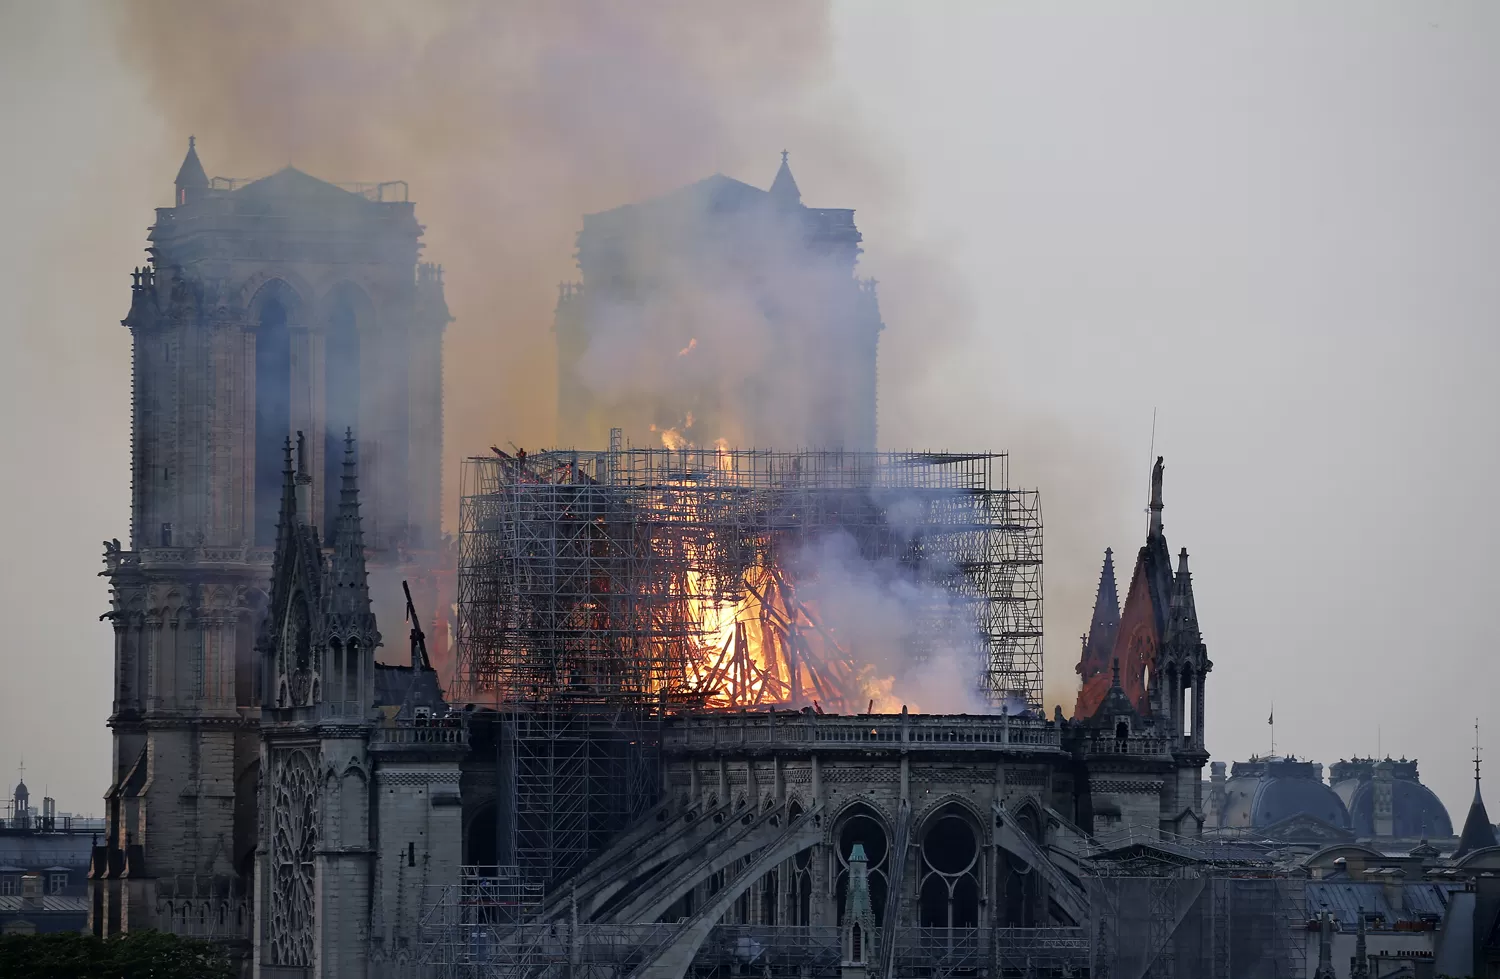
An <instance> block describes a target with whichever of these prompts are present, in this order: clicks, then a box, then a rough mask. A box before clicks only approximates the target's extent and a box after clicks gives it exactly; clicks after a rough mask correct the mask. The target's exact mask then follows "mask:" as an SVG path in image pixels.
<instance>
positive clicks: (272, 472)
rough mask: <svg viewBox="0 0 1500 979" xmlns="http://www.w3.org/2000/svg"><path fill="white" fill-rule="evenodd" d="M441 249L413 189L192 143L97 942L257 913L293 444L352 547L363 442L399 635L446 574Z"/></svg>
mask: <svg viewBox="0 0 1500 979" xmlns="http://www.w3.org/2000/svg"><path fill="white" fill-rule="evenodd" d="M421 236H422V227H421V225H419V224H418V223H417V220H416V216H415V213H414V209H413V205H412V204H411V202H410V201H409V200H408V199H407V192H406V185H405V183H403V182H399V181H398V182H395V183H386V184H378V185H346V186H336V185H334V184H330V183H326V182H324V181H322V180H318V179H316V178H314V177H311V176H308V175H307V174H305V173H302V172H301V171H299V170H296V169H294V168H291V167H287V168H285V169H283V170H281V171H279V172H277V173H275V174H273V175H271V176H269V177H265V178H263V179H259V180H254V181H238V180H230V179H226V178H220V177H215V178H213V179H212V180H210V179H209V178H208V176H207V173H206V171H205V170H204V167H203V164H202V162H201V161H200V160H199V157H198V151H197V146H196V141H195V140H189V144H188V151H187V155H186V158H185V159H184V160H183V163H182V166H181V168H180V170H179V171H178V174H177V177H176V180H175V181H174V194H173V206H171V207H163V208H158V209H157V211H156V222H155V224H154V225H152V227H151V229H150V234H149V237H148V241H149V246H148V248H147V255H148V259H147V264H146V265H145V266H144V267H142V268H138V269H136V270H135V271H134V273H133V274H132V286H131V304H130V311H129V313H128V314H127V315H126V317H125V319H124V320H123V324H124V326H125V327H126V328H127V329H129V330H130V333H131V339H132V353H131V376H132V396H131V406H130V410H131V501H130V529H129V543H128V545H121V544H120V542H119V541H118V540H115V541H111V542H108V543H106V545H105V555H104V560H105V570H104V574H105V576H107V577H108V578H109V580H110V585H111V607H110V610H109V611H108V612H107V613H106V617H107V618H109V619H110V620H111V621H112V623H113V625H114V636H115V641H114V670H115V674H114V676H115V683H114V687H115V694H114V705H113V710H112V712H111V715H110V720H109V725H110V728H111V730H112V733H113V739H112V741H113V748H112V754H113V757H112V760H111V776H112V783H111V785H110V787H109V790H108V792H107V794H106V796H105V812H106V816H107V834H106V839H105V840H104V842H103V844H102V845H100V846H99V847H97V848H96V850H95V853H94V858H93V864H92V867H91V870H90V877H91V880H92V884H91V894H92V902H93V904H92V910H91V918H92V927H93V930H94V931H95V933H96V934H106V935H107V934H113V933H116V932H121V931H129V930H131V929H136V928H156V929H160V930H174V920H173V916H176V915H180V914H181V912H182V910H183V908H184V907H185V906H190V905H191V902H192V901H194V900H197V898H195V897H193V896H192V895H195V894H199V893H205V892H208V891H211V892H212V893H214V894H216V895H220V896H222V895H226V894H233V895H236V898H235V899H236V900H248V896H249V894H250V891H251V886H250V882H251V877H252V875H253V863H254V850H255V837H256V819H257V815H256V786H257V782H258V780H259V778H260V774H261V773H260V770H259V768H260V765H259V725H260V710H261V705H262V703H263V701H264V700H265V698H267V697H269V696H273V695H274V693H275V691H268V690H267V689H266V688H265V674H264V672H263V671H262V670H260V669H259V668H258V665H257V657H256V654H255V635H256V629H257V626H258V624H259V622H260V620H261V618H262V617H263V616H264V614H265V610H266V604H267V601H268V594H267V590H268V588H269V585H270V580H271V561H272V556H273V554H274V551H275V547H276V544H277V529H278V517H279V514H280V509H281V503H282V491H283V485H284V468H285V457H284V454H283V447H284V446H285V444H286V441H287V439H288V438H290V437H292V436H293V435H294V433H298V432H306V433H308V435H307V438H306V440H305V444H304V445H303V466H305V467H306V470H307V472H308V473H309V474H315V475H316V476H317V478H308V479H307V480H306V481H305V483H299V491H300V492H305V494H306V497H307V498H306V500H305V501H303V503H302V505H303V508H304V509H303V512H304V513H308V514H312V515H315V516H314V518H313V522H314V523H318V524H322V525H323V526H327V527H334V526H337V524H338V521H339V515H340V511H339V504H340V501H339V499H338V492H337V488H338V487H340V485H341V483H342V482H343V480H342V476H343V472H342V470H343V464H344V456H345V452H344V438H345V434H346V432H348V431H352V433H353V435H354V436H356V437H358V439H359V444H360V455H361V470H362V475H363V476H364V480H363V482H364V486H365V487H367V488H368V489H367V491H366V492H364V493H362V494H361V495H362V498H363V499H362V503H363V518H364V519H363V531H364V547H365V550H366V552H367V555H368V563H369V578H370V592H371V594H372V596H373V600H374V602H375V604H376V605H377V610H376V611H379V608H378V606H381V605H382V604H383V603H388V604H389V605H390V611H389V612H388V614H389V615H391V616H395V615H398V614H399V612H400V609H401V607H402V606H401V599H400V595H401V592H400V582H401V580H402V579H403V578H410V579H412V580H415V581H424V580H426V581H431V580H434V579H435V577H436V572H438V571H439V570H440V568H439V565H440V563H441V557H440V556H439V555H440V547H441V539H440V533H441V528H440V525H439V520H440V500H441V480H440V469H441V453H442V435H443V433H442V338H443V333H444V330H445V329H446V327H447V324H448V323H449V321H450V319H451V317H449V315H448V309H447V305H446V303H445V302H444V299H443V289H442V274H441V269H439V268H438V267H436V266H432V265H427V264H422V263H420V262H419V256H420V253H421V248H422V243H421ZM428 607H432V606H431V605H429V606H428ZM216 917H217V916H216ZM226 927H230V926H226ZM224 937H239V936H236V935H226V936H224Z"/></svg>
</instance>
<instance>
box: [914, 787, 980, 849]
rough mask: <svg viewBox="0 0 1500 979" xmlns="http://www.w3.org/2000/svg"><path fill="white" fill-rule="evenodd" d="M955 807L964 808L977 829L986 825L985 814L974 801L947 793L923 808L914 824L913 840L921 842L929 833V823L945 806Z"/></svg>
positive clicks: (953, 793) (955, 793)
mask: <svg viewBox="0 0 1500 979" xmlns="http://www.w3.org/2000/svg"><path fill="white" fill-rule="evenodd" d="M954 805H956V806H959V807H960V808H962V809H963V810H964V811H965V813H967V814H968V817H969V819H970V820H972V821H973V823H974V825H975V826H976V827H983V826H984V825H986V822H987V820H986V818H985V814H984V813H983V812H982V811H981V810H980V809H979V807H978V806H977V805H975V804H974V800H973V799H971V798H970V797H968V796H965V795H960V794H959V793H957V792H945V793H943V794H942V795H940V796H938V797H937V798H936V799H933V800H932V801H931V802H930V803H928V804H927V805H926V806H925V807H923V809H922V812H921V814H919V815H916V818H915V819H914V820H913V822H912V828H913V830H914V832H913V835H912V838H913V839H918V840H920V839H921V838H922V836H923V835H924V834H926V832H927V829H928V823H929V822H930V821H931V820H932V819H934V818H935V817H936V816H937V815H938V814H939V813H941V811H942V810H943V808H944V807H945V806H954Z"/></svg>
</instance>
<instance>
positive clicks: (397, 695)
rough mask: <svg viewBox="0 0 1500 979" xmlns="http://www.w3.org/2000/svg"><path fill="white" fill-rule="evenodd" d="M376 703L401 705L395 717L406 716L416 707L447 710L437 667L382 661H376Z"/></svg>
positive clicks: (434, 710) (391, 705) (379, 705)
mask: <svg viewBox="0 0 1500 979" xmlns="http://www.w3.org/2000/svg"><path fill="white" fill-rule="evenodd" d="M375 706H376V707H400V708H401V709H402V710H401V713H400V715H398V716H402V717H409V716H410V715H411V710H412V709H413V708H416V707H426V708H427V709H428V710H431V711H432V712H433V713H435V714H440V713H443V712H444V711H446V710H447V709H448V703H447V701H445V700H444V699H443V691H442V688H441V687H439V686H438V679H437V671H436V670H430V669H417V670H413V669H412V668H411V667H410V666H387V665H386V664H384V663H376V664H375Z"/></svg>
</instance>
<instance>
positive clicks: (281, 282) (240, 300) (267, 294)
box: [234, 268, 316, 329]
mask: <svg viewBox="0 0 1500 979" xmlns="http://www.w3.org/2000/svg"><path fill="white" fill-rule="evenodd" d="M315 292H316V290H314V288H313V285H312V283H311V282H309V281H308V280H307V279H305V278H303V277H302V276H300V275H298V274H297V273H296V272H294V271H292V270H291V269H287V268H276V269H263V270H261V271H258V272H254V273H251V274H250V275H249V276H247V277H246V278H245V280H244V281H243V282H242V283H240V286H239V288H238V289H237V290H235V294H234V295H235V305H237V306H238V307H239V308H240V309H242V310H244V311H245V319H246V325H247V326H248V327H250V328H251V329H254V327H255V324H256V321H257V320H258V319H259V315H260V313H261V311H262V308H263V306H264V304H265V302H266V301H267V300H268V299H270V298H272V297H273V296H274V297H277V298H281V297H283V296H285V297H287V298H289V299H290V301H291V302H292V303H293V308H292V309H291V310H289V311H290V312H293V313H295V314H296V315H297V318H298V319H299V320H300V319H304V318H305V314H306V313H307V312H308V310H309V309H311V308H312V297H313V296H314V295H315ZM283 301H285V300H283ZM299 325H305V324H300V323H299Z"/></svg>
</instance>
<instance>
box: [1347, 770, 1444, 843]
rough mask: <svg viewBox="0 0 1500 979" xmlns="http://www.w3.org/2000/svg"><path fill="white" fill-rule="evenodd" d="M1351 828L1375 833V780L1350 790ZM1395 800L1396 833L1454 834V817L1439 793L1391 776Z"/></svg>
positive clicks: (1402, 835)
mask: <svg viewBox="0 0 1500 979" xmlns="http://www.w3.org/2000/svg"><path fill="white" fill-rule="evenodd" d="M1348 801H1349V806H1348V808H1349V818H1350V828H1352V829H1353V830H1354V831H1355V832H1356V833H1358V834H1360V835H1361V836H1373V835H1375V784H1374V782H1360V783H1359V784H1358V785H1357V786H1355V788H1354V791H1353V792H1350V793H1348ZM1391 802H1392V808H1393V810H1394V811H1393V813H1392V815H1393V817H1394V822H1395V827H1394V829H1395V833H1394V835H1396V836H1401V837H1411V838H1414V839H1415V838H1422V837H1435V836H1452V835H1453V820H1452V819H1450V818H1449V817H1448V810H1447V808H1446V807H1445V806H1444V805H1443V803H1442V800H1440V799H1439V798H1438V797H1437V795H1436V794H1435V793H1434V792H1433V791H1432V790H1431V789H1429V788H1428V787H1427V786H1425V785H1423V784H1422V783H1421V782H1414V781H1412V780H1410V779H1404V778H1398V779H1392V780H1391Z"/></svg>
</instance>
